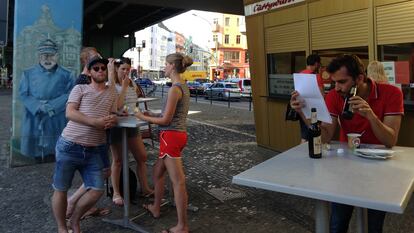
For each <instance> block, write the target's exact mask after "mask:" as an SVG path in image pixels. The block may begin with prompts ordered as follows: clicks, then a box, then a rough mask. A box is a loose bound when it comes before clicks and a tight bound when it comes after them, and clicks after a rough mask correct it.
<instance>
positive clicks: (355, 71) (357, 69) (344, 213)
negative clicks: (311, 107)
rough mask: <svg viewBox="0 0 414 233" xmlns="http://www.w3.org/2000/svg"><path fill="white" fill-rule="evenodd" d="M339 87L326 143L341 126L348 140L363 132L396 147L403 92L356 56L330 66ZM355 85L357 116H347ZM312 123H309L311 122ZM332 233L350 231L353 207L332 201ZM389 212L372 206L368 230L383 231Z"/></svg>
mask: <svg viewBox="0 0 414 233" xmlns="http://www.w3.org/2000/svg"><path fill="white" fill-rule="evenodd" d="M327 71H328V72H329V73H330V74H331V78H332V81H333V82H335V88H334V89H332V90H331V91H330V92H329V93H328V94H327V95H326V97H325V102H326V105H327V107H328V110H329V112H330V114H331V116H332V124H328V123H322V124H321V129H322V142H323V143H328V142H329V141H330V140H331V139H332V138H333V136H334V133H335V130H336V128H337V127H338V126H339V127H340V137H339V140H340V141H342V142H346V141H347V136H346V135H347V133H360V134H362V136H361V143H367V144H382V145H385V146H386V147H393V146H395V145H396V143H397V139H398V133H399V131H400V125H401V119H402V116H403V115H404V105H403V95H402V92H401V90H400V89H398V88H397V87H395V86H392V85H389V84H383V83H376V82H374V81H373V80H372V79H370V78H367V77H366V75H365V72H364V71H365V69H364V65H363V64H362V62H361V60H360V59H359V58H358V57H357V56H355V55H343V56H339V57H337V58H335V59H333V60H332V61H331V63H330V64H329V65H328V67H327ZM351 87H356V88H357V95H356V96H354V97H351V98H350V101H349V103H350V105H351V107H352V109H353V112H354V115H353V118H352V119H349V120H348V119H344V118H343V117H342V115H341V113H342V110H343V108H344V103H345V96H347V94H348V93H349V91H350V89H351ZM298 96H299V93H298V92H297V91H294V92H293V93H292V97H291V99H290V104H291V107H292V108H293V109H295V110H296V111H297V112H298V113H299V114H300V115H301V117H302V118H303V119H304V120H305V117H304V115H303V112H302V107H303V106H304V103H303V102H301V101H300V98H298ZM307 123H308V124H309V122H307ZM331 210H332V211H331V220H330V232H331V233H346V232H347V230H348V224H349V221H350V219H351V216H352V211H353V207H352V206H349V205H344V204H339V203H332V206H331ZM384 219H385V212H383V211H378V210H372V209H368V232H370V233H373V232H382V227H383V223H384Z"/></svg>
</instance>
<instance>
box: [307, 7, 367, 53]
mask: <svg viewBox="0 0 414 233" xmlns="http://www.w3.org/2000/svg"><path fill="white" fill-rule="evenodd" d="M311 35H312V37H311V44H312V48H311V49H312V50H320V49H333V48H349V47H360V46H368V11H367V9H364V10H360V11H353V12H348V13H343V14H338V15H332V16H326V17H322V18H316V19H312V20H311Z"/></svg>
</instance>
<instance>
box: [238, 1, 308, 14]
mask: <svg viewBox="0 0 414 233" xmlns="http://www.w3.org/2000/svg"><path fill="white" fill-rule="evenodd" d="M304 1H305V0H265V1H261V2H256V3H253V4H250V5H247V6H245V7H244V15H245V16H250V15H255V14H259V13H262V12H266V11H270V10H274V9H277V8H281V7H285V6H289V5H292V4H296V3H299V2H304Z"/></svg>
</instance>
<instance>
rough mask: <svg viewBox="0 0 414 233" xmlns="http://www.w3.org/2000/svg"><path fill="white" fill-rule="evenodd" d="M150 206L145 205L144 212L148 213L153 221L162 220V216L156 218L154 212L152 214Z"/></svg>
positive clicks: (143, 206)
mask: <svg viewBox="0 0 414 233" xmlns="http://www.w3.org/2000/svg"><path fill="white" fill-rule="evenodd" d="M149 205H150V204H143V205H142V208H144V210H145V211H147V213H148V214H149V215H150V216H151V217H152V218H153V219H159V218H160V216H158V217H157V216H155V215H154V214H153V213H152V212H151V210H150V209H149Z"/></svg>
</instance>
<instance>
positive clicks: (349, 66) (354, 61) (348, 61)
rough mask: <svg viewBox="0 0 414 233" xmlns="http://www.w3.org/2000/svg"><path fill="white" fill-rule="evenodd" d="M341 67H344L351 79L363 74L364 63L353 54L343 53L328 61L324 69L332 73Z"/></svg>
mask: <svg viewBox="0 0 414 233" xmlns="http://www.w3.org/2000/svg"><path fill="white" fill-rule="evenodd" d="M342 67H345V68H346V70H347V73H348V75H349V76H351V77H352V79H353V80H356V78H357V77H358V76H359V75H361V74H362V75H364V76H365V68H364V64H362V61H361V60H360V59H359V58H358V57H357V56H356V55H353V54H352V55H348V54H344V55H340V56H338V57H336V58H334V59H333V60H332V61H331V62H330V63H329V65H328V67H326V71H328V72H329V73H331V74H332V73H335V72H337V71H338V70H339V69H341V68H342Z"/></svg>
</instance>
